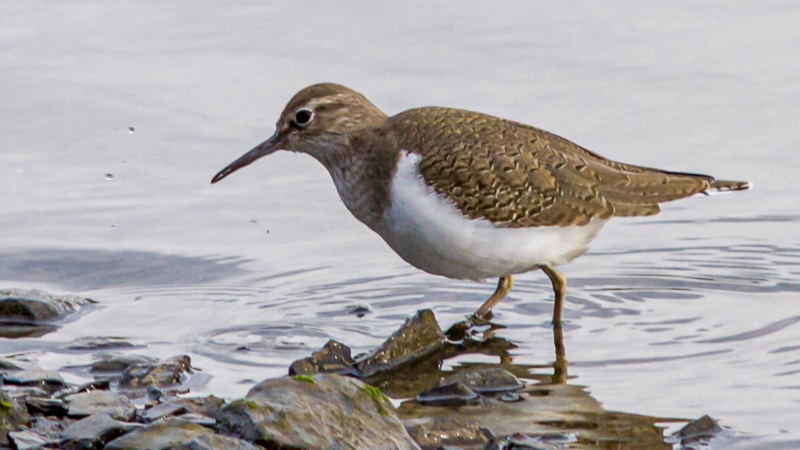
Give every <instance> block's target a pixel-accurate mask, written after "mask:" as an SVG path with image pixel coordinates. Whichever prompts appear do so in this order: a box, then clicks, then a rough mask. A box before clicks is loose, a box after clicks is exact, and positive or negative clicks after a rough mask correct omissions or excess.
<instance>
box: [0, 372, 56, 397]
mask: <svg viewBox="0 0 800 450" xmlns="http://www.w3.org/2000/svg"><path fill="white" fill-rule="evenodd" d="M3 384H13V385H16V386H33V387H38V388H40V389H42V390H43V391H45V392H47V393H49V394H52V393H53V392H56V391H58V390H59V389H63V388H66V387H67V383H66V382H65V381H64V379H63V378H61V375H59V374H58V372H56V371H54V370H38V369H34V370H23V371H19V372H14V373H11V374H6V375H3Z"/></svg>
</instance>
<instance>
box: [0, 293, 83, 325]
mask: <svg viewBox="0 0 800 450" xmlns="http://www.w3.org/2000/svg"><path fill="white" fill-rule="evenodd" d="M91 303H96V302H95V301H93V300H89V299H88V298H81V297H77V296H74V295H64V296H57V295H52V294H48V293H46V292H42V291H39V290H36V289H32V290H23V289H4V290H0V320H3V321H6V322H51V321H55V320H60V319H63V318H64V317H66V316H67V315H69V314H71V313H74V312H75V311H77V310H78V309H80V307H81V306H85V305H88V304H91Z"/></svg>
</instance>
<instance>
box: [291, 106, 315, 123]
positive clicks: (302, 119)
mask: <svg viewBox="0 0 800 450" xmlns="http://www.w3.org/2000/svg"><path fill="white" fill-rule="evenodd" d="M313 120H314V112H313V111H311V110H310V109H308V108H300V109H298V110H297V111H295V112H294V123H296V124H297V126H298V127H305V126H308V124H310V123H311V122H312V121H313Z"/></svg>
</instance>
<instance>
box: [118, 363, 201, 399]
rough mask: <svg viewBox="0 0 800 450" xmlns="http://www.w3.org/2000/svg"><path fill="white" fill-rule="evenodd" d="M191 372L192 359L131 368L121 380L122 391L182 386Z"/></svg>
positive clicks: (136, 365)
mask: <svg viewBox="0 0 800 450" xmlns="http://www.w3.org/2000/svg"><path fill="white" fill-rule="evenodd" d="M190 370H191V359H190V358H189V357H188V356H186V355H183V356H176V357H174V358H170V359H168V360H166V361H164V362H163V363H161V364H154V363H145V364H134V365H132V366H129V367H128V368H127V369H125V371H124V372H123V373H122V376H121V377H120V379H119V387H120V389H132V390H139V389H147V388H149V387H150V386H156V387H159V388H164V387H171V386H175V385H179V384H181V380H182V376H183V375H184V374H185V373H187V372H189V371H190Z"/></svg>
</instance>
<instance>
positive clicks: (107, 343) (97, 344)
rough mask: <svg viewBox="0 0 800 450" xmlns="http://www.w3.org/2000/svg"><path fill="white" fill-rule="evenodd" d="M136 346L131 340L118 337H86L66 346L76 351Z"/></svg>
mask: <svg viewBox="0 0 800 450" xmlns="http://www.w3.org/2000/svg"><path fill="white" fill-rule="evenodd" d="M135 347H136V346H135V345H133V344H131V343H130V342H128V341H125V340H123V339H122V338H118V337H84V338H80V339H77V340H75V341H73V342H71V343H70V344H68V345H67V346H66V347H65V348H66V349H67V350H74V351H96V350H110V349H117V348H135Z"/></svg>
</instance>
